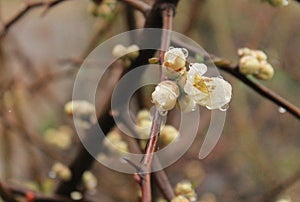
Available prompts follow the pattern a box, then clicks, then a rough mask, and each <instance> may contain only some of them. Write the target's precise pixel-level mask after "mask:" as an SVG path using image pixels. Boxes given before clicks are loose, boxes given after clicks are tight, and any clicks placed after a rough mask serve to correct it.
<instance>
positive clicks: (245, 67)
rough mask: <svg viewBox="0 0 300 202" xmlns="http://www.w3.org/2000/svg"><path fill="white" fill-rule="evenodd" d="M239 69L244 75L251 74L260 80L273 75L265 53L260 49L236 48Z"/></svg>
mask: <svg viewBox="0 0 300 202" xmlns="http://www.w3.org/2000/svg"><path fill="white" fill-rule="evenodd" d="M238 55H239V57H240V61H239V71H240V72H241V73H242V74H244V75H253V76H255V77H256V78H258V79H261V80H269V79H271V78H272V77H273V75H274V69H273V67H272V65H271V64H270V63H268V61H267V55H266V54H265V53H264V52H263V51H261V50H252V49H249V48H240V49H238Z"/></svg>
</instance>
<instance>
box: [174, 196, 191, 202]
mask: <svg viewBox="0 0 300 202" xmlns="http://www.w3.org/2000/svg"><path fill="white" fill-rule="evenodd" d="M171 202H191V201H190V200H189V199H188V198H186V197H184V196H182V195H179V196H176V197H175V198H173V199H172V200H171Z"/></svg>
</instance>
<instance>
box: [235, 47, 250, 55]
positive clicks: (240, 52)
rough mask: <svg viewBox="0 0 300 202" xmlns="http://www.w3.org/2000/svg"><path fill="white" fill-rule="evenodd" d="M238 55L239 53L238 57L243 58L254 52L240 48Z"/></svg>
mask: <svg viewBox="0 0 300 202" xmlns="http://www.w3.org/2000/svg"><path fill="white" fill-rule="evenodd" d="M237 53H238V56H240V57H243V56H246V55H251V53H252V50H251V49H249V48H239V49H238V51H237Z"/></svg>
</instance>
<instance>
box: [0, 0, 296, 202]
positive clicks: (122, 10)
mask: <svg viewBox="0 0 300 202" xmlns="http://www.w3.org/2000/svg"><path fill="white" fill-rule="evenodd" d="M147 2H148V3H152V1H147ZM22 3H23V1H18V0H1V1H0V19H1V22H5V21H7V20H9V19H10V18H11V17H12V16H13V15H14V14H15V13H16V12H17V11H18V10H19V9H20V5H21V4H22ZM89 3H90V2H89V1H87V0H72V1H67V2H65V3H62V4H60V5H58V6H56V7H53V8H52V9H50V10H49V11H48V12H47V13H46V14H45V15H42V13H43V9H42V8H37V9H34V10H32V11H30V12H29V13H28V14H27V15H26V16H24V17H23V18H22V19H21V20H20V21H18V22H17V23H16V24H15V25H13V26H12V27H11V29H10V30H9V32H8V33H7V35H6V36H5V37H4V38H3V39H1V42H0V43H1V44H0V48H1V49H0V92H1V94H0V99H1V100H0V115H1V117H0V145H1V146H0V156H1V158H0V179H1V180H2V181H5V182H9V183H14V184H20V185H22V186H28V187H30V188H32V189H35V190H39V191H41V192H45V193H51V191H52V190H53V188H54V187H55V184H56V183H57V180H56V179H50V177H49V172H50V170H51V166H52V165H53V163H55V162H57V161H62V162H63V163H64V164H66V165H67V164H68V163H69V162H70V161H71V160H72V159H73V158H74V155H75V154H76V151H77V148H78V145H79V144H80V142H79V140H78V137H77V135H76V133H75V131H74V129H73V123H72V120H71V119H70V118H68V117H67V116H66V115H65V113H64V105H65V103H66V102H68V101H69V100H71V95H72V86H73V82H74V78H75V76H76V71H77V69H78V64H79V63H80V61H81V60H82V59H83V58H84V57H85V56H86V55H87V54H88V53H89V51H90V50H92V49H93V48H94V47H96V46H97V45H98V44H100V43H101V42H102V41H104V40H105V39H107V38H109V37H111V36H114V35H116V34H118V33H122V32H124V31H126V30H128V23H127V22H126V9H127V8H126V7H125V6H124V5H123V4H121V3H118V4H117V5H116V8H115V9H113V10H112V11H105V10H104V11H103V12H104V13H105V12H107V13H105V16H98V17H95V16H93V15H91V14H90V12H88V7H89ZM131 12H135V13H134V14H135V16H136V20H137V22H136V23H137V27H142V26H143V23H144V18H143V16H142V15H141V13H139V12H138V11H133V10H132V11H131ZM299 19H300V4H298V3H297V2H293V1H291V2H290V5H289V6H287V7H283V8H274V7H271V6H270V5H269V4H267V3H262V2H261V1H259V0H226V1H224V0H213V1H208V0H206V1H205V0H185V1H183V0H182V1H181V2H180V4H179V5H178V9H177V12H176V17H175V21H174V30H175V31H177V32H180V33H183V34H185V35H187V36H189V37H190V38H192V39H194V40H195V41H197V42H198V43H199V44H200V45H201V46H202V47H203V48H204V49H205V50H206V51H207V52H209V53H213V54H215V55H218V56H221V57H224V58H228V59H230V60H232V61H233V62H237V61H238V56H237V53H236V52H237V49H238V48H241V47H249V48H253V49H261V50H263V51H265V52H266V53H267V55H268V58H269V61H270V63H271V64H272V65H273V67H274V68H275V76H274V78H273V79H272V80H270V81H265V82H263V81H259V82H261V83H262V84H263V85H265V86H267V87H268V88H270V89H272V90H273V91H275V92H277V93H278V94H279V95H281V96H283V97H284V98H286V99H288V100H289V101H291V102H292V103H294V104H295V105H296V106H298V107H299V106H300V102H299V100H300V94H299V87H300V68H299V66H300V55H299V48H300V20H299ZM221 74H222V76H223V77H224V78H225V79H227V80H229V81H230V83H231V84H232V86H233V97H232V101H231V103H230V107H229V109H228V111H227V119H226V123H225V128H224V131H223V134H222V137H221V139H220V141H219V143H218V145H217V146H216V148H215V149H214V150H213V152H212V153H211V154H210V155H209V156H208V157H207V158H206V159H204V160H200V159H198V152H199V148H200V145H201V143H202V141H203V135H204V134H205V133H206V130H207V127H208V124H209V112H208V111H206V110H203V112H202V114H203V119H201V123H200V127H199V134H198V136H197V139H196V141H195V142H194V144H193V146H192V147H191V148H190V149H189V150H188V152H187V153H186V154H185V155H184V156H183V157H182V158H181V159H180V160H178V161H177V162H176V163H175V164H174V165H172V166H170V167H168V168H167V169H166V172H167V175H168V177H169V178H170V181H171V183H172V184H173V185H174V186H175V185H176V183H178V182H180V181H182V180H190V181H192V182H193V184H194V186H195V189H196V191H197V194H198V198H199V201H202V202H204V201H205V202H213V201H225V202H227V201H228V202H235V201H248V200H250V201H251V200H255V198H256V197H259V196H260V195H262V194H264V193H265V192H267V191H268V190H270V189H271V188H272V187H273V186H274V185H276V184H277V183H280V182H282V181H284V180H285V179H287V178H288V177H290V176H293V175H294V174H295V172H299V169H300V161H299V156H300V124H299V120H297V119H296V118H295V117H293V116H292V115H290V114H289V113H287V112H284V110H282V109H280V106H277V105H275V104H274V103H271V102H270V101H268V100H266V99H264V98H263V97H261V96H260V95H258V94H257V93H256V92H254V91H253V90H251V89H250V88H249V87H247V86H245V85H244V84H242V83H241V82H240V81H239V80H237V79H236V78H234V77H232V76H230V75H228V74H226V73H224V72H221ZM149 100H150V98H149ZM149 100H148V101H149ZM62 126H63V128H64V130H63V132H62V131H61V129H62ZM49 130H50V131H51V130H52V132H53V130H55V131H54V133H56V134H58V135H60V136H66V135H68V136H69V135H70V136H71V144H70V145H69V146H68V147H66V148H61V147H59V146H57V145H56V144H55V143H53V142H51V141H49V138H48V139H47V132H48V134H49ZM59 130H60V131H59ZM66 131H67V132H66ZM66 133H68V134H66ZM55 138H56V137H55ZM92 171H93V173H94V174H95V176H96V177H97V179H98V186H97V192H96V193H92V194H91V197H92V198H95V199H98V200H96V201H138V200H139V199H138V198H139V186H138V185H137V184H136V182H135V181H134V180H133V178H132V176H131V175H127V174H121V173H118V172H115V171H112V170H110V169H108V168H106V167H104V166H102V165H101V164H98V163H97V164H95V166H94V167H93V170H92ZM298 177H299V176H298ZM299 178H300V177H299ZM154 187H155V185H154ZM154 189H155V192H154V195H155V196H156V198H158V197H159V196H160V192H159V191H158V190H156V188H154ZM299 190H300V183H299V182H298V183H297V182H296V183H294V184H293V185H292V186H289V187H286V188H285V189H284V192H282V194H280V196H279V198H288V199H289V200H290V201H295V202H296V201H298V200H299V198H300V195H299V193H300V191H299Z"/></svg>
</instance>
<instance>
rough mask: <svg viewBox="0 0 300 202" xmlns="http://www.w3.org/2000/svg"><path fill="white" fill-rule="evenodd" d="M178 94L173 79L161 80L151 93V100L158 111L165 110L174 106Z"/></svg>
mask: <svg viewBox="0 0 300 202" xmlns="http://www.w3.org/2000/svg"><path fill="white" fill-rule="evenodd" d="M178 96H179V89H178V86H177V84H176V83H175V82H173V81H168V80H167V81H162V82H161V83H159V84H158V85H157V86H156V87H155V90H154V92H153V93H152V100H153V102H154V104H155V105H156V107H157V109H158V111H160V112H165V111H168V110H171V109H173V108H174V106H175V104H176V100H177V98H178Z"/></svg>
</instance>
